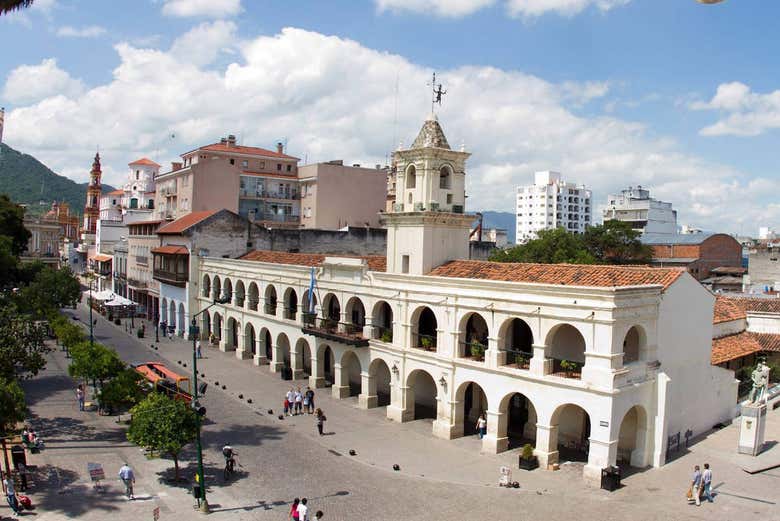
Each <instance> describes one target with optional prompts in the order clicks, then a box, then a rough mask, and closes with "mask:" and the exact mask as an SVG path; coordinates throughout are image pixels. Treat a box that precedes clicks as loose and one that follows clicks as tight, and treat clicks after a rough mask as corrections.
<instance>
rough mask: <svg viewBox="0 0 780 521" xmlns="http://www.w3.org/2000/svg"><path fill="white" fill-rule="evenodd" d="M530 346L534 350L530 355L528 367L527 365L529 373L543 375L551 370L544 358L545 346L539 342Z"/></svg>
mask: <svg viewBox="0 0 780 521" xmlns="http://www.w3.org/2000/svg"><path fill="white" fill-rule="evenodd" d="M531 347H532V348H533V351H534V354H533V356H532V357H531V361H530V367H529V370H530V372H531V374H535V375H538V376H544V375H546V374H549V373H550V372H552V371H551V368H550V367H548V365H549V364H547V363H546V358H545V350H546V346H544V345H541V344H534V345H533V346H531Z"/></svg>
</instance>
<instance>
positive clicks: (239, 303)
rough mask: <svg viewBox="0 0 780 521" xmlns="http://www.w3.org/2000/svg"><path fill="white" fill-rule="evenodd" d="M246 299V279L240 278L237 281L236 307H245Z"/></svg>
mask: <svg viewBox="0 0 780 521" xmlns="http://www.w3.org/2000/svg"><path fill="white" fill-rule="evenodd" d="M245 301H246V288H245V287H244V281H243V280H238V281H236V298H235V301H234V302H235V305H236V307H239V308H243V307H244V302H245Z"/></svg>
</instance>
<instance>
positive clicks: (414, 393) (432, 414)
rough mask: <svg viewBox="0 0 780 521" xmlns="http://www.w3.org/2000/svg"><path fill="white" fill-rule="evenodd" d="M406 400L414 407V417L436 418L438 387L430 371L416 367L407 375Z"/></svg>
mask: <svg viewBox="0 0 780 521" xmlns="http://www.w3.org/2000/svg"><path fill="white" fill-rule="evenodd" d="M406 387H407V389H406V400H407V403H408V404H409V405H410V406H411V407H412V408H413V409H414V419H415V420H420V419H423V418H434V419H435V418H436V405H437V396H438V387H436V381H435V380H434V379H433V376H431V375H430V373H429V372H428V371H425V370H424V369H415V370H414V371H412V372H411V373H409V376H407V377H406Z"/></svg>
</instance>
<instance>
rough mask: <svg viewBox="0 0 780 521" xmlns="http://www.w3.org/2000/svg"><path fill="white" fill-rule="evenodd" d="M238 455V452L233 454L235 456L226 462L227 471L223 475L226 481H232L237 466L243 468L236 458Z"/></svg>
mask: <svg viewBox="0 0 780 521" xmlns="http://www.w3.org/2000/svg"><path fill="white" fill-rule="evenodd" d="M236 454H237V453H236V452H233V454H232V455H231V456H230V457H229V458H227V459H226V460H225V470H223V471H222V475H223V477H224V478H225V481H227V480H228V479H230V475H231V474H234V473H235V472H236V465H238V466H239V467H241V463H239V462H238V460H237V459H236V457H235V456H236Z"/></svg>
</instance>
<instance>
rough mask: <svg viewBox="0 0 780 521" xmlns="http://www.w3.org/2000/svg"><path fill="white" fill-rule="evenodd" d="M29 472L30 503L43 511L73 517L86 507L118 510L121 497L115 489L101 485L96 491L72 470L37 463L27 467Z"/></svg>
mask: <svg viewBox="0 0 780 521" xmlns="http://www.w3.org/2000/svg"><path fill="white" fill-rule="evenodd" d="M30 474H31V476H32V477H33V480H34V481H33V483H34V489H33V490H34V492H35V495H34V496H33V504H34V505H35V507H36V509H41V510H43V511H45V512H47V513H48V512H55V513H61V514H64V515H65V516H67V517H69V518H73V517H78V516H80V515H83V514H86V513H87V512H89V511H95V510H102V511H105V512H110V511H114V510H118V509H119V505H118V503H119V502H124V501H125V499H124V497H123V496H122V494H121V493H120V492H119V491H118V490H112V489H110V488H104V489H103V490H102V491H101V492H98V491H97V490H95V489H94V488H93V487H92V485H91V484H88V483H83V482H79V479H80V476H79V475H78V473H76V472H74V471H72V470H65V469H60V468H58V467H54V466H51V465H41V466H38V467H35V468H34V469H31V472H30Z"/></svg>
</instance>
